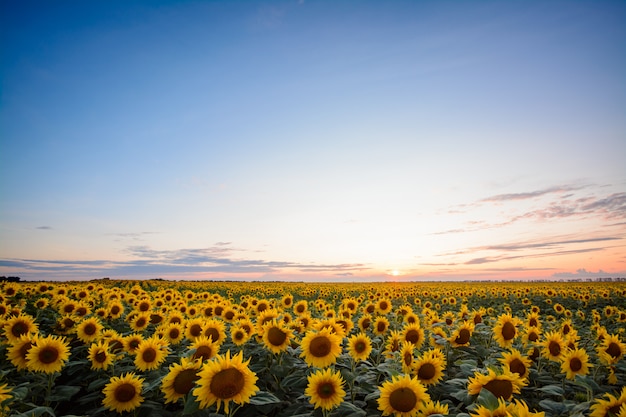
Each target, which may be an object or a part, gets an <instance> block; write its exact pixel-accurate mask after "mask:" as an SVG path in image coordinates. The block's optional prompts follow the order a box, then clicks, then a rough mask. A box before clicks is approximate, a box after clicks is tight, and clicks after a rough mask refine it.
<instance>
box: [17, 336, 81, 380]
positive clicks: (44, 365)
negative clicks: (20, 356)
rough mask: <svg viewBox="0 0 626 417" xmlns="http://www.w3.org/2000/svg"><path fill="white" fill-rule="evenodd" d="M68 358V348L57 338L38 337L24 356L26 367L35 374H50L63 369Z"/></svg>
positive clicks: (63, 340)
mask: <svg viewBox="0 0 626 417" xmlns="http://www.w3.org/2000/svg"><path fill="white" fill-rule="evenodd" d="M69 357H70V348H69V346H68V344H67V343H66V342H65V339H64V338H61V337H59V336H54V335H50V336H46V337H38V338H36V339H35V344H34V345H33V346H32V347H31V348H30V349H29V351H28V353H27V354H26V366H27V368H28V369H29V370H31V371H35V372H45V373H47V374H51V373H54V372H59V371H61V369H63V366H64V365H65V362H67V360H68V359H69Z"/></svg>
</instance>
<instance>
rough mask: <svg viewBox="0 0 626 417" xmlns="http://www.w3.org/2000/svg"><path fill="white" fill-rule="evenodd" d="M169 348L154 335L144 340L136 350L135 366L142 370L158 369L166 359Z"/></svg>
mask: <svg viewBox="0 0 626 417" xmlns="http://www.w3.org/2000/svg"><path fill="white" fill-rule="evenodd" d="M167 350H168V349H167V346H164V345H163V343H162V342H161V341H160V340H158V339H157V338H156V337H154V336H153V337H150V338H148V339H145V340H143V341H142V342H141V343H139V346H137V350H136V351H135V367H136V368H137V369H139V370H141V371H150V370H153V369H157V368H158V367H159V366H160V365H161V364H162V363H163V362H164V361H165V358H166V356H167Z"/></svg>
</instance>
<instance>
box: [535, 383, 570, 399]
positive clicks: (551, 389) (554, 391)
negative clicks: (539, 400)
mask: <svg viewBox="0 0 626 417" xmlns="http://www.w3.org/2000/svg"><path fill="white" fill-rule="evenodd" d="M537 390H539V391H541V392H544V393H546V394H548V395H555V396H557V397H563V393H564V391H563V388H562V387H561V386H560V385H546V386H545V387H541V388H537Z"/></svg>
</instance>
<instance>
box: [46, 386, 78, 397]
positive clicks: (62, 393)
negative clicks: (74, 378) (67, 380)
mask: <svg viewBox="0 0 626 417" xmlns="http://www.w3.org/2000/svg"><path fill="white" fill-rule="evenodd" d="M78 391H80V387H75V386H73V385H59V386H57V387H56V388H55V389H54V391H52V394H51V395H50V396H49V397H48V398H47V399H48V401H69V400H70V399H71V398H72V397H73V396H74V395H76V393H78Z"/></svg>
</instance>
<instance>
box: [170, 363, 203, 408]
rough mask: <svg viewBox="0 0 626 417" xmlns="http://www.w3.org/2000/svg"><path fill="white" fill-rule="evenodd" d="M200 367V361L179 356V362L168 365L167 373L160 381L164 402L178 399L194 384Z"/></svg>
mask: <svg viewBox="0 0 626 417" xmlns="http://www.w3.org/2000/svg"><path fill="white" fill-rule="evenodd" d="M201 367H202V362H201V361H198V360H190V359H188V358H181V359H180V363H174V364H172V365H171V366H170V368H169V372H168V374H167V375H165V377H163V380H162V381H161V391H162V392H163V394H164V396H165V403H166V404H167V403H173V402H176V401H178V400H179V399H181V398H183V397H184V396H185V395H187V394H188V393H189V392H190V391H191V390H192V389H193V388H194V387H195V386H196V381H197V380H198V379H199V378H200V376H199V375H198V372H199V371H200V368H201Z"/></svg>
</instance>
